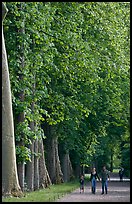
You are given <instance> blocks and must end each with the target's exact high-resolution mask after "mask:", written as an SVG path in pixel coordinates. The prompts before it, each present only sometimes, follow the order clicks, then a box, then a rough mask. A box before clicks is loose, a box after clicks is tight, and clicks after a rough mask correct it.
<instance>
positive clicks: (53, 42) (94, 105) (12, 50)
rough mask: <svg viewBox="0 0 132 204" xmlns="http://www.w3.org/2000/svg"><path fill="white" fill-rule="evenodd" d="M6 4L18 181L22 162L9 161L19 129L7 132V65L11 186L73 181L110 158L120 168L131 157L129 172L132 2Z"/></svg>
mask: <svg viewBox="0 0 132 204" xmlns="http://www.w3.org/2000/svg"><path fill="white" fill-rule="evenodd" d="M6 6H7V8H8V10H9V11H8V14H7V16H6V19H5V20H4V23H3V24H4V35H5V43H6V49H7V53H8V64H9V72H10V81H11V91H12V92H11V94H12V106H13V117H14V125H13V123H12V126H13V127H12V128H14V130H12V132H13V131H14V133H13V134H14V135H15V144H14V143H13V147H15V148H16V163H17V170H16V169H15V171H16V172H18V181H17V182H16V180H15V179H14V180H13V177H12V178H11V179H10V178H9V176H10V175H11V169H12V168H14V165H12V164H11V163H10V162H9V158H10V155H11V148H9V146H8V149H7V139H8V136H10V137H11V136H12V134H11V130H9V132H7V124H8V121H7V117H8V115H9V109H7V108H6V107H7V106H6V104H5V103H7V101H8V100H7V99H8V98H7V95H6V94H5V93H6V92H5V89H6V86H7V85H6V84H5V85H4V82H5V81H6V79H5V81H4V74H3V73H7V72H4V71H3V72H2V77H3V80H2V88H3V92H2V114H3V112H4V110H5V109H6V111H7V112H6V113H5V117H4V114H3V116H2V120H3V123H2V134H3V136H2V153H3V154H2V155H3V156H2V166H3V167H2V192H3V194H10V193H12V194H14V192H18V191H19V192H20V189H21V190H22V191H24V189H25V183H26V185H27V188H28V189H29V190H31V191H33V190H36V189H39V188H45V187H47V186H49V185H51V184H53V183H54V184H56V183H61V182H67V181H69V180H70V179H71V178H73V177H74V176H78V175H79V174H80V167H81V166H90V165H91V164H92V163H93V164H94V165H96V166H97V167H98V169H99V170H100V168H101V165H102V164H104V163H105V164H107V165H108V167H109V168H110V169H111V170H112V169H113V165H115V164H116V162H117V163H118V165H122V162H124V160H125V164H124V165H125V166H124V167H125V168H126V169H127V170H128V172H129V168H130V167H129V166H130V164H129V162H130V157H129V151H130V146H129V140H130V136H129V135H130V134H129V106H130V102H129V98H130V93H129V62H130V56H129V47H130V45H129V44H130V36H129V35H130V25H129V24H130V21H129V14H130V8H129V7H130V5H129V4H128V3H124V2H106V3H105V2H80V3H79V2H7V3H6ZM2 61H3V62H4V58H3V56H2ZM3 67H4V65H3V64H2V70H4V68H3ZM5 83H6V82H5ZM12 139H13V138H12ZM8 142H9V141H8ZM6 153H8V154H7V155H6ZM126 156H127V160H126V159H125V157H126ZM13 159H14V161H15V157H14V158H12V160H13ZM12 160H11V161H12ZM114 161H115V163H114ZM5 170H6V171H5ZM7 171H8V175H9V176H8V177H7ZM12 172H13V171H12ZM16 174H17V173H16ZM16 177H17V176H16ZM11 182H12V184H13V185H10V184H11ZM19 184H20V187H19ZM18 189H19V190H18ZM16 194H17V193H16Z"/></svg>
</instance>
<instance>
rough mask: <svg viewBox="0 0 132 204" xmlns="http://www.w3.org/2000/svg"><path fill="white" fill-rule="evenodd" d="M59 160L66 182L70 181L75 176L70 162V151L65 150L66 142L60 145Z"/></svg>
mask: <svg viewBox="0 0 132 204" xmlns="http://www.w3.org/2000/svg"><path fill="white" fill-rule="evenodd" d="M59 158H60V163H61V168H62V172H63V179H64V181H65V182H67V181H70V180H71V179H72V178H73V177H74V175H73V169H72V164H71V161H70V156H69V150H66V149H65V143H64V141H63V142H60V143H59Z"/></svg>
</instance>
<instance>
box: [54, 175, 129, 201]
mask: <svg viewBox="0 0 132 204" xmlns="http://www.w3.org/2000/svg"><path fill="white" fill-rule="evenodd" d="M56 202H130V179H128V178H124V180H123V182H120V180H119V177H118V175H117V174H114V173H113V174H111V178H110V181H109V182H108V194H103V195H101V182H100V181H97V186H96V194H92V193H91V183H90V182H87V183H85V191H84V193H81V194H80V189H79V188H78V189H76V190H74V191H73V192H72V193H70V194H67V195H65V196H64V197H62V198H60V199H58V200H57V201H56Z"/></svg>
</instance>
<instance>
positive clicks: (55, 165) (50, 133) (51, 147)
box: [45, 124, 63, 183]
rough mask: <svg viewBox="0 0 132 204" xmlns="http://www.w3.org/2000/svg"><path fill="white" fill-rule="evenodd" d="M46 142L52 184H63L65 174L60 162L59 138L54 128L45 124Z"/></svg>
mask: <svg viewBox="0 0 132 204" xmlns="http://www.w3.org/2000/svg"><path fill="white" fill-rule="evenodd" d="M45 134H46V136H47V138H46V140H45V144H46V145H45V148H46V159H47V169H48V172H49V176H50V178H51V182H52V183H62V182H63V178H62V177H63V174H62V171H61V166H60V160H59V155H58V138H57V136H56V132H55V129H54V127H52V126H49V125H48V124H45Z"/></svg>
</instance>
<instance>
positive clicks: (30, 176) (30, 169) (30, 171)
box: [26, 103, 34, 191]
mask: <svg viewBox="0 0 132 204" xmlns="http://www.w3.org/2000/svg"><path fill="white" fill-rule="evenodd" d="M33 107H34V103H32V107H31V109H32V110H33V109H34V108H33ZM30 128H31V131H34V122H33V121H32V122H30ZM31 142H32V144H30V145H29V146H28V148H29V149H30V151H31V162H30V161H29V162H27V165H26V182H27V188H28V190H30V191H33V190H34V140H33V139H32V141H31Z"/></svg>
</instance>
